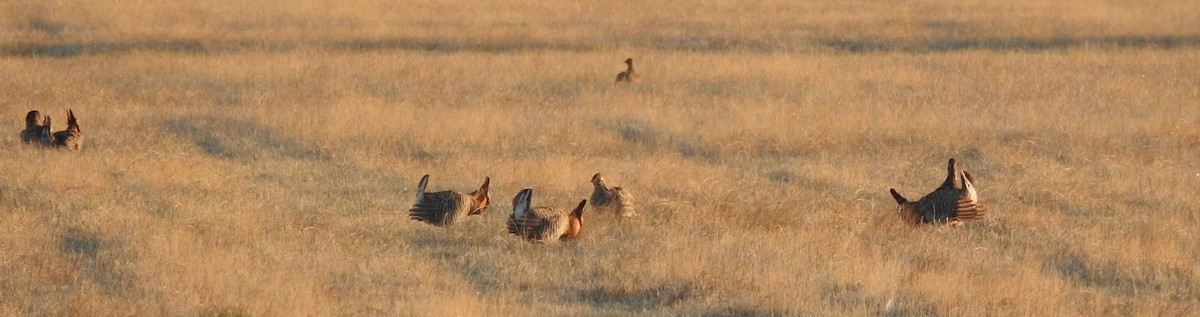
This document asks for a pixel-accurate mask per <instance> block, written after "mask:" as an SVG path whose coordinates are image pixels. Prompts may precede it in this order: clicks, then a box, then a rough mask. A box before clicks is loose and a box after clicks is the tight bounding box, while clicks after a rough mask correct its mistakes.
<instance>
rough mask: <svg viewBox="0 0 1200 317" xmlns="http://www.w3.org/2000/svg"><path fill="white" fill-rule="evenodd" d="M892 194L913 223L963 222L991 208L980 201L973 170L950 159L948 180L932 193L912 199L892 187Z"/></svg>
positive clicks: (978, 216)
mask: <svg viewBox="0 0 1200 317" xmlns="http://www.w3.org/2000/svg"><path fill="white" fill-rule="evenodd" d="M890 191H891V193H892V198H895V199H896V203H897V204H899V205H900V207H899V208H900V213H901V216H903V217H904V218H905V220H907V221H908V222H910V223H913V224H922V223H947V222H949V223H952V224H957V223H962V222H967V221H974V220H980V219H983V216H984V214H985V213H986V211H987V209H986V208H985V207H984V206H983V204H982V203H980V202H979V192H978V191H976V189H975V178H974V177H973V176H971V173H970V172H967V171H966V170H960V169H959V168H958V162H956V161H954V159H950V162H949V163H948V164H947V167H946V180H945V181H943V182H942V185H941V186H938V188H937V189H934V190H933V192H932V193H929V194H928V195H925V197H921V199H920V200H917V201H915V202H914V201H909V200H908V199H906V198H904V196H901V195H900V193H898V192H896V189H894V188H893V189H891V190H890Z"/></svg>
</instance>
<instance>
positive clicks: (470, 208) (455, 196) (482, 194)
mask: <svg viewBox="0 0 1200 317" xmlns="http://www.w3.org/2000/svg"><path fill="white" fill-rule="evenodd" d="M491 180H492V179H491V178H490V177H488V178H484V180H483V186H480V187H479V190H476V191H474V192H471V193H469V194H463V193H460V192H456V191H452V190H446V191H440V192H434V193H428V192H426V191H425V188H426V187H427V186H428V185H429V175H425V176H423V177H421V182H420V184H418V185H417V194H416V198H415V199H414V202H413V206H412V208H411V209H409V210H408V217H409V218H411V219H414V220H420V221H424V222H427V223H430V224H433V225H437V226H451V225H454V224H456V223H460V222H463V221H465V220H466V219H467V216H471V215H479V214H483V213H484V212H487V209H488V203H489V202H491V200H492V195H491V194H489V193H488V184H489V183H490V182H491Z"/></svg>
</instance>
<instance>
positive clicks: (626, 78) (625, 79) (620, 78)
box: [617, 58, 642, 83]
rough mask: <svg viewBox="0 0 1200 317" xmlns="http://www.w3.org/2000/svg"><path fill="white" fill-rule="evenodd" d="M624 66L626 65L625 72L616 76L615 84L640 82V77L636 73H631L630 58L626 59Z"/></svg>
mask: <svg viewBox="0 0 1200 317" xmlns="http://www.w3.org/2000/svg"><path fill="white" fill-rule="evenodd" d="M625 65H626V68H625V71H623V72H621V73H619V74H617V82H618V83H636V82H639V81H642V75H639V74H638V73H636V72H634V71H633V59H632V58H626V59H625Z"/></svg>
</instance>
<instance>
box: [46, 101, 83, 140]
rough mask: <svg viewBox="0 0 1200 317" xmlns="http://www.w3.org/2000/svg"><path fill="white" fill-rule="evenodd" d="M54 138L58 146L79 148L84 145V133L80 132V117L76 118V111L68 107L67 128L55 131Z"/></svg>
mask: <svg viewBox="0 0 1200 317" xmlns="http://www.w3.org/2000/svg"><path fill="white" fill-rule="evenodd" d="M48 127H49V125H47V128H48ZM53 138H54V147H56V148H66V149H68V150H78V149H79V148H82V147H83V133H80V132H79V119H76V118H75V112H74V111H71V110H70V109H67V129H66V130H62V131H58V132H54V135H53Z"/></svg>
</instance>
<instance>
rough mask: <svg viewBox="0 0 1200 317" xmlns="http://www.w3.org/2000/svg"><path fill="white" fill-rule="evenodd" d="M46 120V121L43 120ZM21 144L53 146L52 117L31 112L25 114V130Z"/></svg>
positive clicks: (34, 111) (22, 131)
mask: <svg viewBox="0 0 1200 317" xmlns="http://www.w3.org/2000/svg"><path fill="white" fill-rule="evenodd" d="M43 118H44V119H43ZM21 142H24V143H25V144H35V145H41V146H53V145H54V136H53V134H51V133H50V116H49V115H47V116H45V117H42V113H41V112H38V111H37V110H31V111H29V112H28V113H26V114H25V130H21Z"/></svg>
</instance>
